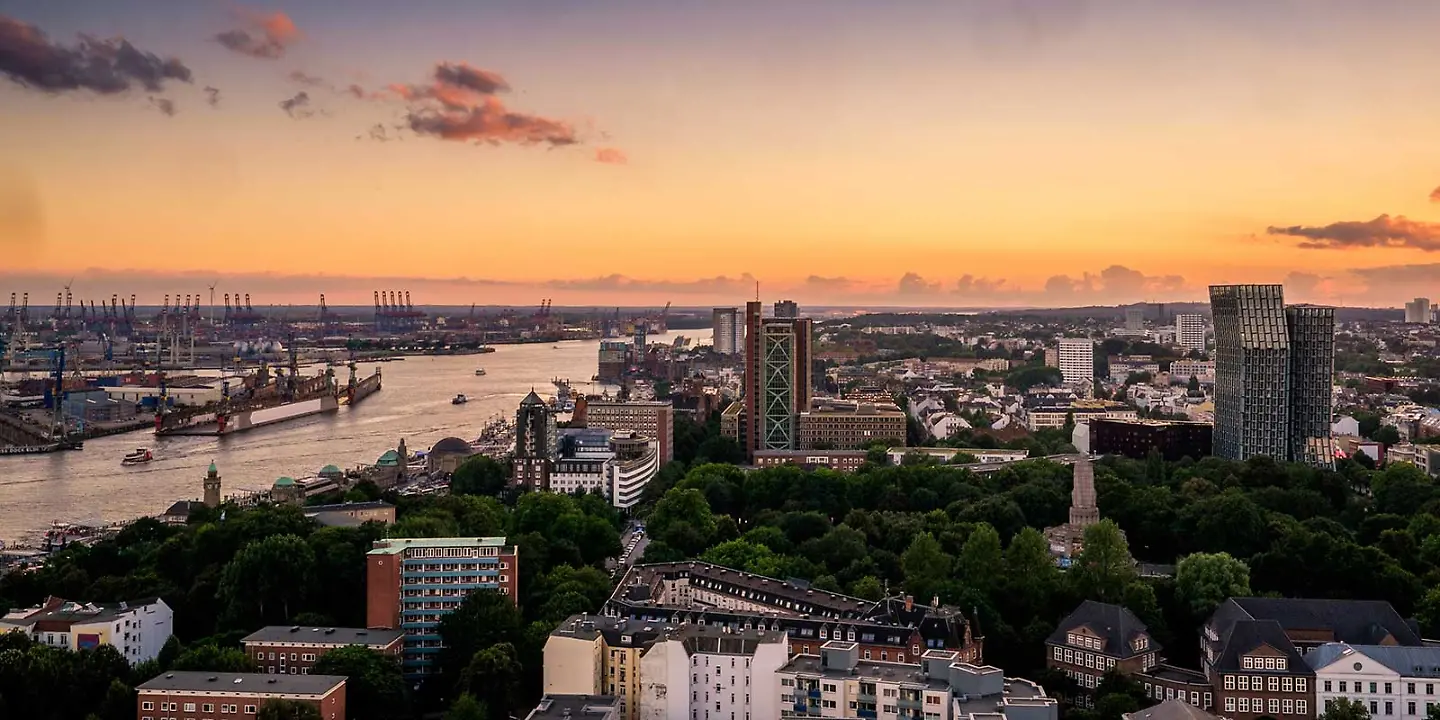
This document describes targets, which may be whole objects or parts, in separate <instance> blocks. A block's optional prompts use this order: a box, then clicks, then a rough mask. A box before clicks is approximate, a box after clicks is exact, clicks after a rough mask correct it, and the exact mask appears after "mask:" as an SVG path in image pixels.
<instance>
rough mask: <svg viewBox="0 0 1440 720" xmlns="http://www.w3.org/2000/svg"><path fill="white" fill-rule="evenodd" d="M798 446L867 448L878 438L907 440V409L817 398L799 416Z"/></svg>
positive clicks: (799, 447)
mask: <svg viewBox="0 0 1440 720" xmlns="http://www.w3.org/2000/svg"><path fill="white" fill-rule="evenodd" d="M796 427H797V429H798V431H799V440H798V443H797V444H796V446H795V447H794V448H792V449H795V450H817V449H828V450H863V449H865V448H867V447H869V446H870V445H871V444H872V443H874V442H875V441H877V440H899V441H901V442H904V441H905V412H904V411H902V410H901V409H900V408H898V407H896V406H895V404H894V403H860V402H851V401H848V400H816V401H814V402H812V403H811V405H810V408H809V409H808V410H806V411H804V412H801V413H800V415H799V417H798V418H797V419H796Z"/></svg>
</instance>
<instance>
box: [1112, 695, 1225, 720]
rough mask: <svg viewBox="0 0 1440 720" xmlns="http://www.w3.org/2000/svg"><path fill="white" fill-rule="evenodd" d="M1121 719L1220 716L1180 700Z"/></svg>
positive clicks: (1191, 719) (1207, 718)
mask: <svg viewBox="0 0 1440 720" xmlns="http://www.w3.org/2000/svg"><path fill="white" fill-rule="evenodd" d="M1120 717H1121V718H1122V719H1123V720H1220V716H1219V715H1216V714H1214V713H1209V712H1205V711H1204V710H1201V709H1200V708H1198V707H1196V706H1194V705H1191V704H1190V703H1188V702H1185V701H1184V700H1180V699H1172V700H1164V701H1162V702H1160V703H1159V704H1156V705H1151V706H1150V707H1147V708H1144V709H1141V710H1136V711H1135V712H1131V713H1125V714H1123V715H1121V716H1120Z"/></svg>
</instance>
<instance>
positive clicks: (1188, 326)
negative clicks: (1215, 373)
mask: <svg viewBox="0 0 1440 720" xmlns="http://www.w3.org/2000/svg"><path fill="white" fill-rule="evenodd" d="M1175 342H1176V344H1178V345H1179V346H1180V347H1183V348H1185V349H1186V350H1198V351H1199V352H1205V316H1204V315H1199V314H1193V315H1176V316H1175Z"/></svg>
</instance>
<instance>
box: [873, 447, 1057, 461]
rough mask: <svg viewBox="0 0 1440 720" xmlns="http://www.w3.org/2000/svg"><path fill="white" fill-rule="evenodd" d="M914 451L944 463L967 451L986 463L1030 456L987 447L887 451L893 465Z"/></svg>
mask: <svg viewBox="0 0 1440 720" xmlns="http://www.w3.org/2000/svg"><path fill="white" fill-rule="evenodd" d="M912 453H919V454H922V455H929V456H930V457H933V458H935V459H936V460H939V461H940V462H943V463H948V462H951V461H953V460H954V459H955V456H956V455H959V454H960V453H965V454H966V455H970V456H973V457H974V458H975V462H977V463H984V464H986V465H991V464H999V463H1010V462H1018V461H1020V460H1024V459H1026V458H1028V457H1030V451H1028V450H1001V449H986V448H940V447H892V448H889V449H888V450H886V451H885V455H886V457H888V458H889V460H890V464H891V465H899V464H900V463H902V462H904V461H905V456H906V455H910V454H912Z"/></svg>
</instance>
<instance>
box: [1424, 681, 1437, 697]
mask: <svg viewBox="0 0 1440 720" xmlns="http://www.w3.org/2000/svg"><path fill="white" fill-rule="evenodd" d="M1425 694H1426V695H1434V694H1435V683H1425Z"/></svg>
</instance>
